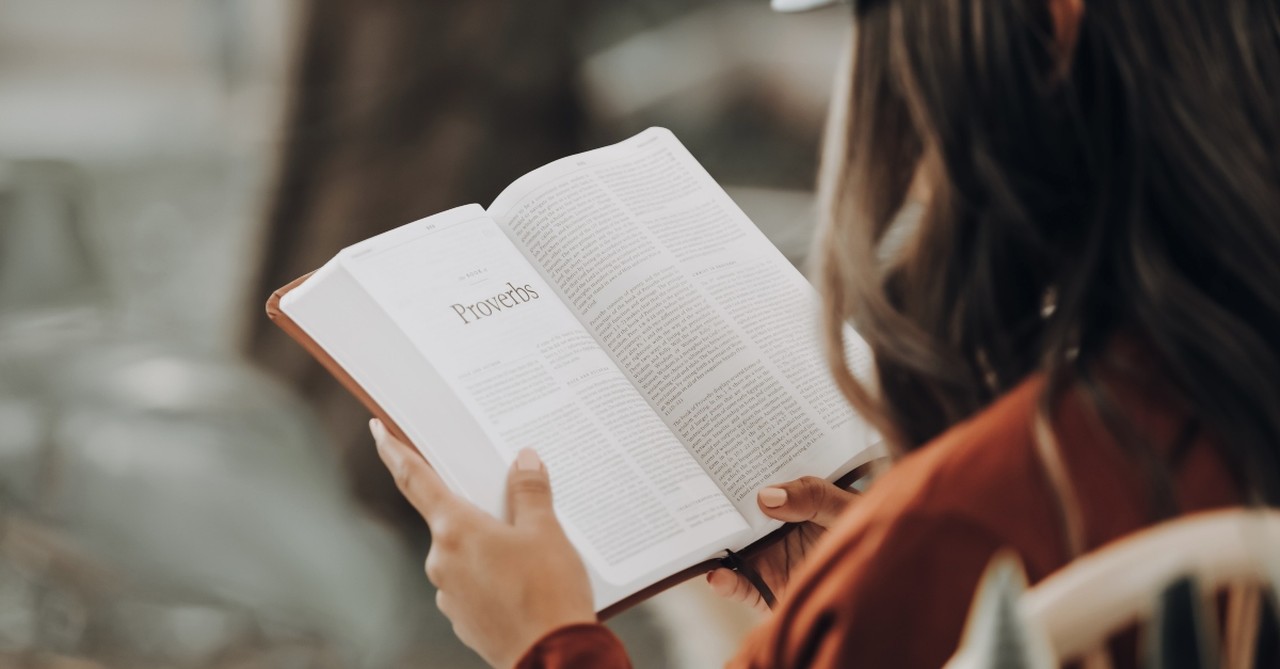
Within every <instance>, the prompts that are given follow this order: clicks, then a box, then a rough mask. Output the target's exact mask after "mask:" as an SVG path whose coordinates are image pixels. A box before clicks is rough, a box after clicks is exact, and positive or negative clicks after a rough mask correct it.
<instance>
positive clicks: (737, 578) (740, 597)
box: [707, 568, 769, 611]
mask: <svg viewBox="0 0 1280 669" xmlns="http://www.w3.org/2000/svg"><path fill="white" fill-rule="evenodd" d="M707 583H708V584H710V586H711V591H712V592H714V593H715V594H717V595H719V596H720V597H724V598H725V599H728V600H730V601H733V602H739V603H741V604H746V605H747V606H750V607H752V608H755V609H761V610H766V611H767V610H768V608H769V607H768V606H767V605H766V604H765V603H764V599H763V598H762V597H761V596H760V593H759V592H758V591H756V589H755V587H754V586H752V585H751V582H750V581H748V580H747V579H746V578H745V577H743V576H742V575H741V574H737V573H734V572H733V571H732V570H729V569H724V568H720V569H713V570H711V571H710V572H707Z"/></svg>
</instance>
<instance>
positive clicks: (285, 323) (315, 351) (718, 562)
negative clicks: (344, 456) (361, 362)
mask: <svg viewBox="0 0 1280 669" xmlns="http://www.w3.org/2000/svg"><path fill="white" fill-rule="evenodd" d="M310 277H311V274H306V275H304V276H301V277H298V278H297V279H294V280H293V281H290V282H289V283H288V284H287V285H285V286H284V287H282V288H280V289H278V290H276V291H275V292H273V293H271V297H270V298H268V299H267V318H270V319H271V322H273V323H275V324H276V325H277V326H279V327H280V329H281V330H284V332H285V334H287V335H289V337H291V338H292V339H293V340H294V341H296V342H298V343H299V344H301V345H302V348H304V349H306V351H307V353H310V354H311V355H312V357H314V358H315V359H316V360H317V361H318V362H319V363H320V364H321V365H322V366H324V368H325V369H326V370H328V372H329V373H330V374H332V375H333V376H334V378H336V379H337V380H338V382H339V383H341V384H342V387H344V388H346V389H347V391H348V392H350V393H351V394H352V395H354V396H355V397H356V399H358V400H360V403H361V404H363V405H364V406H365V408H366V409H368V410H369V412H370V413H372V414H373V415H374V416H376V417H377V418H378V419H379V420H381V421H382V423H383V424H384V425H386V426H387V429H388V430H390V432H391V434H393V435H395V436H396V438H397V439H400V440H401V441H403V442H405V443H410V442H409V438H408V437H406V436H405V433H404V431H403V430H401V429H400V426H399V425H396V422H395V421H394V420H392V419H391V416H389V415H387V412H386V411H383V409H382V407H380V406H378V403H377V402H375V401H374V400H373V398H372V397H370V396H369V393H368V392H365V389H364V388H362V387H361V386H360V384H358V383H356V380H355V379H354V378H352V377H351V375H350V374H348V373H347V371H346V370H345V369H343V368H342V366H341V365H339V364H338V362H337V361H336V360H334V359H333V357H332V356H330V355H329V353H328V352H327V351H325V350H324V349H323V348H322V347H321V346H320V345H319V344H317V343H316V342H315V340H314V339H312V338H311V337H310V336H309V335H308V334H307V333H306V332H304V331H303V330H302V328H300V327H298V324H297V323H294V322H293V320H292V319H291V318H289V316H288V314H285V313H284V312H283V311H281V310H280V299H281V298H283V297H284V296H285V294H287V293H288V292H289V291H291V290H293V289H294V288H297V287H298V286H299V285H301V284H302V282H304V281H306V280H307V279H308V278H310ZM871 464H872V463H869V464H866V465H863V466H861V467H858V468H857V469H854V470H853V471H851V472H849V473H848V474H846V475H844V476H843V477H841V478H840V480H838V481H836V484H837V485H839V486H842V487H848V486H850V485H852V484H853V482H854V481H856V480H858V479H859V478H861V477H862V476H864V475H865V474H866V473H867V472H869V471H870V467H871ZM792 528H794V525H785V526H783V527H781V528H778V529H777V530H774V531H773V532H771V533H769V534H768V535H765V536H764V537H762V538H760V539H759V540H757V541H755V542H754V543H752V544H751V545H750V546H748V547H746V548H744V549H743V550H742V551H740V552H738V553H737V554H736V555H737V557H738V558H739V559H738V560H729V559H726V558H713V559H710V560H706V561H703V562H700V563H698V564H696V565H693V566H692V567H688V568H686V569H682V570H680V571H678V572H676V573H674V574H671V575H670V576H668V577H666V578H664V579H662V580H660V581H658V582H657V583H654V584H653V585H650V586H648V587H646V588H644V589H643V590H640V591H638V592H636V593H635V594H633V595H630V596H628V597H626V598H624V599H622V600H621V601H619V602H617V603H615V604H612V605H610V606H608V607H607V608H605V609H604V610H603V611H600V613H599V615H600V619H601V620H608V619H609V618H612V617H613V616H615V615H617V614H619V613H621V612H623V611H625V610H627V609H629V608H631V607H633V606H635V605H636V604H639V603H640V602H643V601H644V600H646V599H649V598H650V597H653V596H654V595H656V594H658V593H660V592H662V591H664V590H666V589H668V588H671V587H673V586H676V585H679V584H680V583H683V582H685V581H687V580H689V579H691V578H694V577H697V576H700V575H702V574H705V573H707V572H709V571H711V570H713V569H717V568H720V567H725V568H729V569H734V570H736V571H739V572H743V573H744V575H746V576H747V577H748V578H749V579H751V580H753V581H757V582H758V581H759V578H760V577H759V575H758V574H755V573H748V572H751V568H750V567H749V566H747V565H746V564H744V562H743V561H744V560H750V559H751V557H752V556H754V555H756V554H757V553H759V552H760V551H763V550H764V549H766V548H768V547H769V546H771V545H773V544H774V543H776V542H778V541H780V540H781V539H782V538H783V537H785V536H786V535H787V533H788V532H790V531H791V529H792ZM762 594H763V593H762ZM766 601H767V598H766Z"/></svg>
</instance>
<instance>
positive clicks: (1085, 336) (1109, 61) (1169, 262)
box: [374, 0, 1280, 667]
mask: <svg viewBox="0 0 1280 669" xmlns="http://www.w3.org/2000/svg"><path fill="white" fill-rule="evenodd" d="M854 13H855V21H854V25H855V32H856V40H855V46H854V49H853V51H854V56H853V60H852V70H851V73H850V76H849V78H848V82H847V83H848V86H847V89H848V90H847V91H846V92H844V93H842V94H841V96H842V99H845V100H846V101H847V103H848V109H847V112H846V113H844V114H843V115H842V116H841V117H840V118H842V119H844V120H845V121H846V123H845V124H844V125H840V126H837V131H836V132H833V133H831V141H832V145H831V147H829V151H828V153H827V156H826V158H827V161H826V162H827V164H826V165H825V166H824V188H825V189H826V192H827V196H828V202H829V203H830V212H829V217H828V219H829V220H828V221H827V226H826V228H825V233H824V235H823V237H822V240H821V245H820V248H819V252H820V254H821V258H822V261H823V266H822V269H821V272H820V276H819V278H820V281H819V287H820V290H821V293H822V299H823V304H824V310H825V319H826V337H827V339H828V341H827V344H828V345H827V350H828V355H829V358H830V360H831V369H832V371H833V374H834V375H835V377H836V379H837V381H838V384H839V386H840V387H841V389H842V390H843V392H844V393H845V395H846V396H847V397H848V399H849V400H850V401H851V402H852V403H853V404H854V405H855V406H856V407H857V408H858V409H859V410H860V411H861V412H862V413H863V414H864V415H865V416H867V417H868V418H869V419H870V420H872V421H874V422H875V423H876V424H877V426H878V427H879V428H880V429H881V430H882V432H883V433H884V434H885V435H886V436H887V438H888V439H890V441H891V442H892V443H893V444H894V445H895V446H897V447H898V449H899V450H900V451H901V452H902V453H904V454H905V456H904V457H902V458H901V459H900V460H899V461H898V462H897V463H896V464H895V466H894V468H893V470H892V471H891V472H889V474H887V475H886V476H884V477H883V478H882V479H880V480H879V481H877V482H876V483H875V484H874V485H873V486H872V487H871V489H870V491H869V492H868V493H867V494H866V495H865V496H864V497H863V498H861V499H860V500H858V501H857V502H856V503H853V504H849V505H848V507H849V508H848V509H847V510H846V511H845V512H844V513H843V514H840V515H839V518H838V519H834V520H833V517H834V516H835V515H836V513H835V511H836V510H837V509H838V508H839V507H842V506H845V502H846V501H847V498H846V495H845V494H844V493H842V492H841V491H838V490H836V489H834V488H831V487H824V486H823V485H817V486H815V485H814V484H813V483H812V482H798V483H796V484H792V485H790V486H783V487H781V488H778V489H766V490H765V491H762V492H761V493H760V501H761V506H762V508H766V509H769V510H770V513H771V515H774V516H775V517H780V518H784V519H787V520H804V519H815V520H819V521H821V523H820V524H828V525H830V527H829V529H828V531H827V533H826V536H824V537H823V538H821V539H820V540H819V541H818V542H817V543H816V545H814V546H812V547H811V548H810V549H809V551H808V555H807V557H806V559H805V562H804V564H803V566H802V567H800V568H799V569H798V570H797V572H796V573H794V574H789V573H788V572H787V570H786V569H785V568H784V567H785V565H784V564H783V562H782V561H781V560H780V559H778V558H779V556H778V555H775V556H772V557H773V558H774V563H773V564H774V568H773V569H771V570H769V569H768V567H769V564H770V563H769V562H768V561H767V560H766V563H765V564H764V565H762V566H764V567H765V568H766V576H767V578H769V579H770V580H771V581H772V582H773V584H774V585H775V586H778V587H779V588H780V589H783V590H784V591H785V593H784V595H783V597H782V600H781V602H780V604H779V607H778V609H777V610H776V611H775V612H774V613H773V614H772V616H771V617H770V619H769V620H768V621H767V622H766V623H765V624H764V625H763V627H762V628H761V629H759V630H758V631H757V632H756V633H755V634H754V635H753V636H752V637H751V638H750V639H749V641H748V643H747V645H746V647H745V648H744V649H743V650H742V653H741V655H740V656H739V657H738V658H737V659H736V660H735V661H734V663H733V664H734V666H750V667H800V666H805V667H837V666H863V667H890V666H892V667H936V666H939V665H940V664H942V663H943V662H944V661H945V660H946V658H947V657H949V656H950V655H951V654H952V652H953V651H954V650H955V647H956V644H957V641H958V639H959V635H960V631H961V628H962V626H963V623H964V619H965V615H966V612H967V610H968V605H969V602H970V599H971V597H972V594H973V592H974V587H975V585H976V583H977V580H978V578H979V576H980V573H981V571H982V569H983V568H984V566H985V565H986V563H987V561H988V559H989V558H990V557H991V555H992V554H993V553H994V552H995V551H997V550H998V549H1000V548H1002V547H1012V548H1013V549H1015V550H1017V551H1018V552H1019V554H1020V555H1021V557H1022V559H1023V561H1024V563H1025V564H1026V566H1027V570H1028V572H1029V574H1028V575H1029V577H1030V578H1031V580H1032V581H1035V580H1039V579H1041V578H1043V577H1044V576H1046V575H1048V574H1049V573H1051V572H1053V571H1054V570H1056V569H1059V568H1060V567H1062V566H1063V565H1064V564H1066V563H1067V562H1068V561H1070V560H1071V559H1072V558H1073V557H1075V556H1077V555H1079V554H1081V553H1082V552H1084V551H1087V550H1090V549H1092V548H1095V547H1097V546H1099V545H1101V544H1103V543H1105V542H1107V541H1109V540H1112V539H1115V538H1117V537H1120V536H1122V535H1125V534H1128V533H1130V532H1132V531H1134V530H1136V529H1138V528H1140V527H1143V526H1145V525H1148V524H1151V523H1153V522H1156V521H1159V520H1161V519H1164V518H1167V517H1170V516H1172V515H1175V514H1179V513H1185V512H1189V511H1194V510H1200V509H1207V508H1212V507H1219V506H1226V505H1234V504H1241V503H1248V504H1268V505H1274V504H1276V503H1277V502H1280V410H1277V408H1278V407H1280V344H1277V342H1280V220H1278V217H1280V90H1278V89H1280V3H1277V2H1275V0H1214V1H1213V2H1205V1H1203V0H1125V1H1124V2H1109V1H1102V0H1099V1H1097V2H1093V3H1090V4H1087V5H1086V4H1084V3H1083V2H1082V0H865V1H861V2H857V3H855V8H854ZM909 195H910V196H911V197H912V198H914V199H919V200H921V201H922V202H923V203H924V206H923V214H922V217H921V220H920V221H919V223H918V227H917V228H915V229H914V230H913V231H912V232H911V233H910V235H909V237H908V238H907V241H906V243H905V244H902V245H900V247H899V248H898V249H897V250H896V251H895V252H891V251H890V250H889V249H887V248H885V246H884V245H883V244H882V241H883V240H884V238H885V236H886V232H887V231H888V230H889V229H890V225H891V223H892V222H893V221H894V220H895V216H896V215H897V213H898V212H899V210H900V209H902V207H903V205H904V203H905V202H906V201H907V199H908V196H909ZM849 320H851V321H852V322H854V323H855V324H856V325H857V327H858V329H859V331H860V332H861V333H862V334H863V335H864V337H865V338H866V339H867V340H868V342H869V343H870V344H871V346H872V348H873V350H874V352H875V357H876V363H877V370H878V383H879V385H878V387H877V388H874V389H867V388H864V387H862V386H860V385H859V384H858V382H857V381H855V379H854V378H852V377H851V376H850V374H849V373H848V371H847V368H846V366H845V364H844V360H843V357H842V355H843V354H842V351H843V347H842V346H841V334H840V333H841V324H842V323H844V322H846V321H849ZM374 432H375V436H378V437H379V439H378V444H379V451H380V453H381V454H382V456H383V458H384V460H385V461H386V462H387V464H388V466H389V467H390V468H391V469H392V470H393V472H395V473H396V479H397V481H398V482H400V484H401V487H402V490H403V491H404V493H405V494H406V495H407V496H408V497H409V499H410V500H411V501H412V502H413V503H414V504H415V505H416V506H417V508H418V509H419V510H421V511H422V513H423V515H424V516H425V517H426V520H427V522H428V523H429V524H430V526H431V528H432V530H433V535H434V537H435V539H434V542H435V543H434V546H433V547H432V551H431V555H430V556H429V557H428V564H427V570H428V575H429V576H430V577H431V578H432V580H433V581H434V582H435V583H436V584H437V585H438V586H439V587H440V594H439V600H438V603H439V605H440V608H441V609H442V610H443V611H444V613H445V614H446V615H447V616H449V617H450V619H451V620H452V621H453V622H454V626H455V629H456V630H457V632H458V634H459V636H460V637H461V638H462V639H463V641H465V642H467V643H468V644H470V645H471V646H472V647H473V648H475V649H476V650H477V651H479V652H480V654H481V655H482V656H484V657H485V659H486V660H488V661H489V662H491V663H493V664H494V665H496V666H512V665H518V666H521V667H571V666H572V667H577V666H591V667H623V666H627V660H626V656H625V653H624V651H623V649H622V648H621V646H620V645H619V643H618V642H617V640H616V639H614V638H613V637H612V636H611V635H610V634H609V632H608V631H606V630H605V628H603V627H601V626H600V625H598V624H596V623H595V620H594V615H593V613H592V607H591V596H590V591H589V587H588V585H587V580H586V576H585V573H584V571H583V568H582V565H581V564H580V562H578V560H577V559H576V557H575V555H574V553H573V551H572V549H571V548H570V546H569V544H568V542H567V541H566V540H565V538H564V535H563V533H561V532H560V530H559V526H558V525H557V523H556V520H555V517H554V514H553V513H552V511H551V506H550V489H549V485H548V483H547V478H546V472H545V471H544V469H543V467H542V466H541V465H540V463H539V462H538V459H537V456H536V455H535V454H533V453H532V452H523V453H522V454H521V455H520V457H519V458H518V459H517V462H516V463H515V465H514V466H513V470H512V472H511V478H510V484H511V489H510V491H509V492H510V499H511V507H512V508H511V511H512V514H511V515H512V520H511V522H510V523H503V522H499V521H496V520H494V519H492V518H489V517H486V516H483V515H482V514H480V513H479V512H478V511H476V510H475V509H472V508H470V507H468V506H467V505H465V504H464V503H462V502H460V501H458V500H457V499H455V498H453V497H452V496H451V495H450V494H449V493H448V492H447V491H446V490H445V488H444V487H443V486H442V485H441V484H440V481H439V480H438V479H437V478H436V477H435V475H434V473H433V472H432V471H431V470H430V469H429V468H428V467H426V466H425V464H424V463H422V461H421V459H419V458H417V456H416V455H415V454H413V452H412V451H410V450H408V449H406V448H405V447H404V446H403V445H402V444H399V443H396V442H395V441H394V440H392V439H390V438H388V437H386V436H385V431H383V430H381V429H380V426H378V425H376V424H375V426H374ZM824 485H825V484H824ZM814 491H816V492H814ZM815 514H816V515H815ZM809 529H810V530H813V529H814V527H813V526H810V528H809ZM816 534H817V532H815V531H810V532H806V533H804V534H803V535H801V534H797V535H796V536H797V537H802V536H803V537H809V536H814V535H816ZM516 565H519V568H516ZM735 578H736V577H735V576H734V575H732V574H727V573H723V572H718V573H715V574H713V575H712V577H711V580H712V582H713V585H715V586H717V589H718V590H721V591H724V592H730V593H732V592H739V593H741V592H745V590H744V589H743V588H741V587H740V586H741V584H740V583H737V582H736V581H735ZM1122 645H1123V644H1117V645H1115V646H1113V649H1112V650H1113V652H1114V653H1116V654H1117V655H1118V656H1119V659H1120V660H1121V661H1122V663H1126V664H1129V663H1132V662H1134V658H1133V651H1132V649H1129V650H1125V649H1124V648H1122V647H1121V646H1122Z"/></svg>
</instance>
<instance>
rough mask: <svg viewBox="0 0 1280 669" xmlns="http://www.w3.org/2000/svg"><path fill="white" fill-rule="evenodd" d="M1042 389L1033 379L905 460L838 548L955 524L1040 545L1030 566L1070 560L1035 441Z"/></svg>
mask: <svg viewBox="0 0 1280 669" xmlns="http://www.w3.org/2000/svg"><path fill="white" fill-rule="evenodd" d="M1043 389H1044V382H1043V379H1042V377H1041V376H1039V375H1034V376H1032V377H1029V378H1028V379H1027V380H1025V381H1023V382H1022V383H1021V384H1019V385H1018V386H1016V387H1015V388H1013V389H1012V390H1010V391H1009V392H1008V393H1006V394H1005V395H1004V396H1002V397H1001V398H999V399H997V400H996V401H995V402H994V403H992V404H991V405H990V406H989V407H987V408H986V409H984V410H983V411H981V412H980V413H978V414H977V415H975V416H974V417H972V418H970V419H968V420H966V421H964V422H962V423H960V424H958V425H956V426H955V427H953V428H951V429H950V430H948V431H947V432H945V433H944V434H942V435H941V436H939V437H938V438H937V439H935V440H934V441H932V442H930V443H929V444H927V445H925V446H924V447H922V448H920V449H919V450H917V451H915V452H913V453H911V454H909V455H907V456H906V457H904V458H902V459H901V460H899V461H898V462H897V463H896V464H895V465H894V466H893V467H892V468H891V469H890V470H889V471H888V472H887V473H886V474H885V475H884V476H882V477H881V478H880V479H879V480H877V481H876V482H875V483H873V484H872V486H871V488H870V489H869V490H868V493H867V495H866V496H865V497H864V499H862V500H860V502H859V504H858V505H856V507H855V508H854V509H852V510H851V511H850V512H849V513H848V514H846V515H845V517H843V518H842V519H841V522H840V523H839V524H838V525H837V526H836V527H834V528H832V533H831V535H832V536H831V540H832V542H833V543H842V542H843V543H849V542H853V541H858V540H859V539H860V537H861V535H863V534H866V533H868V532H873V531H875V532H883V533H888V534H889V535H898V534H903V533H914V532H917V531H919V530H921V529H928V528H937V527H939V526H952V527H958V528H965V532H966V533H968V534H973V535H978V534H981V535H984V536H987V537H990V538H991V539H992V540H994V541H998V542H1002V543H1004V544H1007V545H1014V546H1017V547H1039V550H1032V551H1031V552H1032V553H1038V554H1035V555H1028V556H1026V557H1027V558H1030V562H1034V563H1038V564H1034V565H1033V564H1030V563H1029V564H1028V567H1029V568H1030V569H1031V570H1032V571H1036V567H1041V568H1044V569H1052V568H1056V567H1057V566H1058V565H1059V564H1060V563H1061V561H1063V560H1065V557H1066V547H1065V541H1064V534H1063V531H1062V527H1061V526H1060V521H1059V518H1058V511H1057V506H1056V502H1055V500H1054V498H1053V497H1052V495H1051V494H1050V493H1049V491H1050V490H1051V486H1050V484H1049V481H1048V478H1047V475H1046V473H1045V469H1044V467H1043V465H1042V463H1041V460H1040V458H1039V456H1038V455H1037V453H1036V448H1035V440H1034V437H1033V425H1034V419H1035V415H1036V412H1037V408H1038V406H1039V402H1040V399H1041V393H1042V391H1043ZM948 534H949V535H950V534H954V533H948ZM956 538H957V539H960V540H963V539H964V535H960V536H958V537H956ZM887 548H889V549H892V548H894V546H892V545H890V546H888V547H887ZM939 548H942V547H939ZM837 552H839V551H837Z"/></svg>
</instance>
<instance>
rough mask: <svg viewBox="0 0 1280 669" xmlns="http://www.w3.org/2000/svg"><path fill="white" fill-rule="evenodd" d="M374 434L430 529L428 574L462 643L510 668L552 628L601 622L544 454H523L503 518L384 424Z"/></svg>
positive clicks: (400, 484) (376, 426) (387, 462)
mask: <svg viewBox="0 0 1280 669" xmlns="http://www.w3.org/2000/svg"><path fill="white" fill-rule="evenodd" d="M369 428H370V431H372V432H373V437H374V440H375V441H376V442H377V445H378V455H379V456H381V458H382V462H383V464H385V465H386V466H387V469H389V470H391V474H392V476H394V477H395V481H396V485H397V486H398V487H399V488H400V492H401V493H403V494H404V496H405V497H406V498H407V499H408V500H409V502H410V503H411V504H413V507H414V508H415V509H417V510H418V513H420V514H422V518H423V519H424V520H426V521H427V525H428V526H429V527H430V528H431V550H430V552H429V553H428V554H427V563H426V570H427V578H428V579H430V580H431V582H432V583H434V584H435V585H436V587H437V588H439V591H438V592H437V593H436V606H438V607H440V611H441V612H442V613H444V615H445V616H446V617H448V618H449V620H450V622H452V623H453V631H454V633H455V634H457V635H458V638H459V639H461V640H462V642H463V643H465V644H466V645H468V646H470V647H471V649H472V650H475V651H476V652H477V653H479V654H480V656H481V657H483V658H484V659H485V661H486V662H488V663H489V664H491V665H493V666H495V667H511V666H513V665H515V663H516V662H518V661H519V660H520V658H521V657H522V656H523V655H524V653H525V652H526V651H527V650H528V649H529V648H530V647H531V646H532V645H533V644H534V643H535V642H536V641H538V639H540V638H542V637H543V636H545V635H546V634H547V633H548V632H551V631H552V630H555V629H557V628H559V627H563V626H565V625H570V624H574V623H594V622H596V614H595V607H594V606H593V604H592V597H591V583H590V582H589V581H588V580H587V570H586V568H585V567H583V565H582V559H581V558H579V557H578V553H577V551H575V550H574V549H573V546H572V545H571V544H570V543H569V539H568V538H567V537H566V536H565V534H564V530H563V529H562V528H561V527H560V523H559V521H557V520H556V515H555V511H554V510H553V509H552V507H551V482H550V480H549V479H548V478H547V470H546V468H545V467H544V466H543V465H542V462H541V461H540V460H539V459H538V456H537V454H535V453H534V452H533V451H532V450H528V449H525V450H523V451H520V453H519V455H518V456H517V457H516V460H515V462H514V463H512V467H511V471H510V473H509V474H508V477H507V514H506V516H507V517H506V520H505V521H503V520H498V519H496V518H494V517H493V516H491V515H489V514H488V513H485V512H484V511H482V510H481V509H480V508H479V507H476V506H474V505H472V504H470V503H469V502H467V501H466V500H463V499H462V498H460V497H458V496H456V495H454V494H453V493H452V492H450V491H449V489H448V488H446V487H445V484H444V482H443V481H441V480H440V476H439V475H438V474H436V472H435V470H434V469H432V468H431V466H430V465H428V464H427V462H426V461H425V460H423V459H422V457H421V456H420V455H419V454H418V452H417V451H416V450H414V449H412V448H410V447H408V446H406V445H405V444H404V443H402V442H401V441H400V440H398V439H396V438H395V437H393V436H391V435H390V434H389V433H388V432H387V431H386V428H385V427H384V426H383V425H382V423H381V421H378V420H377V419H374V420H372V421H370V422H369Z"/></svg>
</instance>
